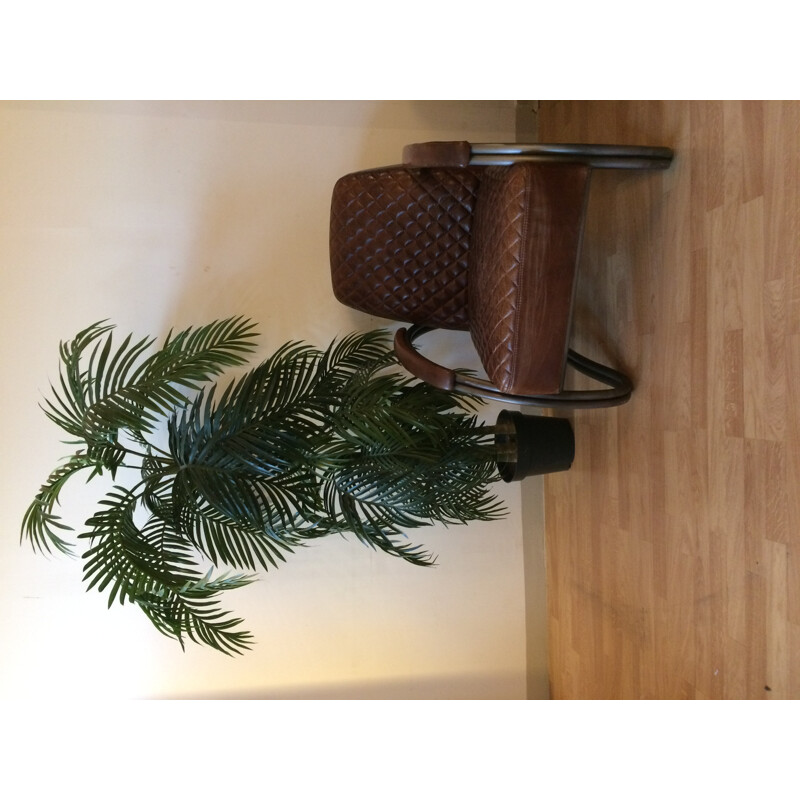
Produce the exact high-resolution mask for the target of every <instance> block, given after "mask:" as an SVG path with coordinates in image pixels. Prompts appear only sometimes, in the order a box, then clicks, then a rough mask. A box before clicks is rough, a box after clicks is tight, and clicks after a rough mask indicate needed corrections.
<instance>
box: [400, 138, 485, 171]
mask: <svg viewBox="0 0 800 800" xmlns="http://www.w3.org/2000/svg"><path fill="white" fill-rule="evenodd" d="M469 159H470V144H469V142H420V143H418V144H409V145H406V146H405V147H404V148H403V166H405V167H466V166H469Z"/></svg>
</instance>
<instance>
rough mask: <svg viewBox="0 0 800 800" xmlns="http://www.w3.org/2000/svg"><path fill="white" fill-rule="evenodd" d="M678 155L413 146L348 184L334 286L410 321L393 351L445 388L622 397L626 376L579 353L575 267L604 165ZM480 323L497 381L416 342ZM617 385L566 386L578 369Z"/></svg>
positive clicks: (532, 397)
mask: <svg viewBox="0 0 800 800" xmlns="http://www.w3.org/2000/svg"><path fill="white" fill-rule="evenodd" d="M671 160H672V151H671V150H669V149H668V148H663V147H636V146H618V145H550V144H536V145H522V144H520V145H495V144H488V145H486V144H470V143H468V142H427V143H423V144H415V145H409V146H408V147H406V148H405V150H404V151H403V163H402V164H401V165H398V166H391V167H384V168H380V169H371V170H363V171H361V172H355V173H351V174H349V175H345V176H344V177H343V178H340V179H339V181H337V183H336V186H335V188H334V191H333V198H332V203H331V229H330V255H331V277H332V283H333V291H334V294H335V295H336V297H337V298H338V299H339V300H340V302H342V303H344V304H345V305H348V306H350V307H352V308H356V309H358V310H360V311H363V312H365V313H367V314H371V315H374V316H378V317H383V318H387V319H393V320H400V321H402V322H407V323H410V324H411V328H410V329H407V328H400V329H399V330H398V331H397V333H396V335H395V352H396V354H397V357H398V359H399V360H400V362H401V363H402V364H403V365H404V366H405V367H406V369H408V370H409V371H410V372H411V373H412V374H414V375H415V376H416V377H418V378H420V379H421V380H424V381H427V382H428V383H431V384H433V385H435V386H439V387H440V388H443V389H448V390H453V391H462V392H466V393H468V394H474V395H478V396H481V397H484V398H490V399H495V400H504V401H508V402H511V403H516V404H522V405H533V406H544V407H551V408H557V407H578V408H587V407H588V408H593V407H605V406H613V405H620V404H622V403H624V402H626V401H627V400H628V399H629V398H630V395H631V391H632V388H633V387H632V384H631V382H630V380H629V379H628V378H627V377H626V376H625V375H623V374H622V373H620V372H618V371H617V370H614V369H612V368H610V367H607V366H603V365H601V364H598V363H597V362H595V361H592V360H590V359H588V358H585V357H584V356H581V355H579V354H578V353H576V352H574V351H573V350H570V349H569V346H568V343H569V335H570V326H571V318H572V306H573V299H574V290H575V283H576V281H575V275H576V271H577V266H578V259H579V255H580V248H581V239H582V235H583V227H584V219H585V215H586V202H587V198H588V192H589V180H590V176H591V172H592V170H593V169H608V168H613V169H666V168H667V167H668V166H669V164H670V163H671ZM434 328H448V329H456V330H468V331H469V332H470V334H471V337H472V341H473V343H474V345H475V348H476V350H477V352H478V355H479V357H480V360H481V363H482V365H483V367H484V369H485V371H486V375H487V377H488V380H483V379H480V378H475V377H472V376H470V375H468V374H465V373H464V372H463V371H459V370H454V369H450V368H448V367H444V366H442V365H440V364H436V363H434V362H432V361H430V360H429V359H427V358H426V357H425V356H423V355H422V354H421V353H419V352H418V350H417V349H416V348H415V346H414V342H415V340H416V339H417V338H418V337H419V336H420V335H422V334H423V333H425V332H427V331H430V330H432V329H434ZM567 364H570V365H571V366H572V367H574V368H575V369H577V370H579V371H580V372H582V373H584V374H585V375H588V376H589V377H591V378H593V379H595V380H596V381H599V382H600V383H602V384H603V385H604V386H605V387H606V388H603V389H591V390H577V391H567V390H565V389H564V376H565V370H566V365H567Z"/></svg>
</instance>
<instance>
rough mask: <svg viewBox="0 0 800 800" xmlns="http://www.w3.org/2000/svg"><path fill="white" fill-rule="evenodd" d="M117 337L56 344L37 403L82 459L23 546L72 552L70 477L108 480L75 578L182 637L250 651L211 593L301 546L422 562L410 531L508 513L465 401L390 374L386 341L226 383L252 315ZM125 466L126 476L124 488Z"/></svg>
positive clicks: (42, 509) (41, 501)
mask: <svg viewBox="0 0 800 800" xmlns="http://www.w3.org/2000/svg"><path fill="white" fill-rule="evenodd" d="M112 331H113V326H112V325H108V324H104V323H98V324H95V325H92V326H91V327H89V328H86V329H85V330H83V331H81V332H80V333H78V334H77V336H75V338H74V339H72V340H71V341H69V342H67V343H62V344H61V348H60V354H61V369H60V376H59V382H58V386H57V387H52V395H53V396H52V397H51V398H50V399H49V400H46V401H45V404H44V406H43V408H44V410H45V413H46V414H47V416H48V417H49V418H50V419H51V420H52V421H53V422H55V423H56V424H57V425H59V426H60V427H61V428H62V429H63V430H64V431H66V432H67V433H68V434H69V436H70V438H71V442H72V443H73V444H74V446H75V448H76V449H75V451H74V452H73V454H72V455H70V456H69V457H68V458H66V459H65V460H64V463H63V464H62V465H61V466H59V467H58V468H57V469H56V470H55V471H54V472H53V473H52V474H51V475H50V477H49V478H48V480H47V481H46V482H45V484H44V485H43V486H42V487H41V489H40V491H39V493H38V494H37V496H36V498H35V500H34V501H33V503H32V504H31V506H30V507H29V509H28V511H27V513H26V515H25V519H24V521H23V526H22V536H23V537H24V538H27V539H28V540H29V541H30V543H31V544H32V545H33V547H34V548H35V549H37V550H40V551H45V552H49V551H52V550H56V551H60V552H63V553H72V552H74V547H75V543H72V542H68V541H67V540H66V539H65V538H64V537H65V536H66V535H67V532H69V531H71V530H72V529H71V528H70V527H69V526H68V525H67V524H66V523H65V522H64V521H63V520H62V519H60V518H59V516H58V515H57V514H56V511H55V509H56V505H57V504H58V502H59V497H60V493H61V490H62V489H63V487H64V485H65V484H66V482H67V481H68V480H69V479H70V478H71V477H72V476H73V475H76V474H77V473H79V472H83V471H88V473H89V477H90V478H92V477H95V476H97V475H101V474H104V473H107V474H109V475H111V476H112V478H113V480H114V483H115V485H114V486H113V488H112V489H111V490H110V491H109V492H108V493H107V494H106V496H105V497H104V498H103V499H101V500H100V501H99V507H98V510H97V511H96V512H95V513H94V514H93V515H92V516H90V517H89V518H88V519H87V520H86V523H85V526H86V529H85V530H84V531H82V532H80V533H78V534H77V539H78V540H84V541H85V542H86V544H87V545H88V547H86V548H85V549H84V552H83V553H82V556H83V579H84V581H85V582H86V584H87V588H88V589H92V588H96V589H98V590H100V591H105V592H107V593H108V603H109V606H111V605H112V604H113V603H114V602H115V601H117V602H119V603H125V602H126V601H128V602H132V603H135V604H136V605H137V606H138V607H139V608H140V609H141V610H142V611H143V612H144V613H145V614H146V615H147V617H148V618H149V619H150V620H151V621H152V622H153V624H154V625H155V627H156V628H157V629H158V630H159V631H161V632H162V633H164V634H166V635H167V636H170V637H174V638H176V639H177V640H178V641H179V642H180V643H181V645H183V643H184V639H185V638H189V639H191V640H192V641H195V642H198V643H204V644H207V645H210V646H211V647H214V648H216V649H218V650H220V651H222V652H225V653H229V654H234V653H241V652H242V651H243V650H244V649H248V648H249V647H250V646H251V643H252V636H251V634H250V633H248V632H247V631H244V630H242V629H241V627H240V626H241V622H242V620H241V619H237V618H233V617H231V616H230V615H229V614H227V613H226V612H224V611H223V610H221V609H220V605H219V595H220V593H221V592H223V591H225V590H229V589H234V588H237V587H240V586H244V585H246V584H248V583H250V582H251V581H252V580H253V575H252V573H253V572H254V571H255V570H257V569H258V568H263V569H266V570H268V569H271V568H274V567H276V566H277V565H278V564H279V563H280V562H282V561H285V559H286V555H287V554H288V553H291V552H293V551H294V550H295V549H296V548H297V547H300V546H303V545H305V544H307V543H308V542H309V540H312V539H316V538H319V537H321V536H327V535H330V534H334V533H338V534H348V533H349V534H353V535H354V536H356V537H357V538H358V539H360V540H361V541H362V542H364V543H366V544H368V545H370V546H372V547H374V548H378V549H380V550H382V551H384V552H386V553H389V554H390V555H393V556H398V557H400V558H402V559H405V560H406V561H409V562H411V563H413V564H419V565H428V564H431V563H432V562H433V559H432V557H431V555H430V554H429V553H427V552H425V551H424V550H422V549H420V548H419V547H417V546H413V545H411V544H409V543H408V542H407V541H405V538H406V535H405V533H404V531H405V530H406V529H410V528H417V527H419V526H423V525H429V524H432V523H433V522H443V523H447V524H451V523H454V524H457V523H466V522H469V521H470V520H489V519H495V518H497V517H499V516H501V515H502V513H503V509H502V507H501V505H500V504H499V503H498V501H497V500H496V498H494V496H493V495H492V494H491V492H490V484H491V483H492V482H493V481H495V480H496V479H497V473H496V470H495V463H494V449H495V448H494V439H493V431H492V429H491V428H489V427H486V426H484V425H483V423H481V422H479V421H478V420H477V418H476V416H475V414H474V410H475V401H474V400H471V399H469V398H467V397H464V396H459V395H455V394H452V393H449V392H443V391H440V390H438V389H435V388H433V387H430V386H428V385H426V384H422V383H418V382H416V381H413V380H411V379H409V378H407V377H405V376H404V375H403V374H401V373H400V372H399V371H398V370H396V369H394V367H395V359H394V356H393V353H392V350H391V348H390V345H389V338H388V334H386V333H385V332H382V331H373V332H369V333H361V334H353V335H351V336H348V337H346V338H343V339H341V340H339V341H336V342H334V343H333V344H331V346H330V347H328V348H327V349H326V350H324V351H320V350H318V349H315V348H313V347H310V346H308V345H305V344H300V343H290V344H287V345H285V346H283V347H281V348H280V349H279V350H278V351H277V352H276V353H275V354H274V355H272V356H271V357H269V358H267V359H266V360H265V361H264V362H263V363H261V364H260V365H259V366H257V367H255V368H254V369H252V370H251V371H249V372H247V373H245V374H244V375H242V376H241V377H238V378H236V379H234V380H230V381H229V382H227V384H226V385H225V386H224V387H222V386H220V384H219V383H217V382H213V379H214V378H216V377H217V376H218V375H220V374H221V373H222V372H223V371H224V370H225V369H226V368H229V367H235V366H239V365H241V364H244V363H245V361H246V357H247V356H248V355H249V354H251V353H252V352H253V351H254V349H255V345H254V338H255V333H254V326H253V324H252V323H251V322H250V321H249V320H246V319H243V318H232V319H227V320H223V321H218V322H214V323H212V324H210V325H205V326H203V327H199V328H196V329H191V328H190V329H187V330H185V331H182V332H180V333H178V334H177V335H173V334H170V335H169V336H167V338H166V340H165V341H164V342H163V344H162V345H161V347H160V348H159V349H158V350H157V351H156V352H153V353H151V354H149V355H148V354H147V353H148V351H149V350H150V349H151V347H152V345H153V344H154V341H155V340H153V339H149V338H147V339H142V340H139V341H134V340H133V338H132V336H128V337H127V338H125V339H124V340H123V341H122V342H121V343H119V344H118V345H117V346H116V347H115V345H114V342H113V333H112ZM123 470H124V471H131V474H132V476H133V477H132V479H128V480H119V482H117V481H118V477H117V476H118V475H120V477H121V475H122V472H121V471H123ZM217 568H221V569H225V568H231V569H233V570H236V572H234V573H228V572H222V573H217V572H216V571H215V570H216V569H217ZM241 570H246V572H241Z"/></svg>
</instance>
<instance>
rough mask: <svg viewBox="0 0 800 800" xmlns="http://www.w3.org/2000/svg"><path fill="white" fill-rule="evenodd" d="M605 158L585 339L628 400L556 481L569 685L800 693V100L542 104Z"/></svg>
mask: <svg viewBox="0 0 800 800" xmlns="http://www.w3.org/2000/svg"><path fill="white" fill-rule="evenodd" d="M538 124H539V140H540V141H543V142H545V141H579V142H580V141H582V142H590V141H596V142H609V143H619V144H652V145H667V146H670V147H672V148H674V150H675V152H676V158H675V161H674V164H673V166H672V168H671V169H670V170H669V171H668V172H666V173H623V172H613V173H612V172H600V171H598V172H595V173H594V175H593V178H592V182H593V183H592V194H591V199H590V206H589V212H588V214H589V216H588V220H587V230H586V237H585V240H584V252H583V256H582V261H581V275H580V283H579V287H578V300H577V310H576V319H575V329H574V345H575V346H576V347H577V349H579V350H583V351H585V352H586V354H587V355H589V356H595V357H602V358H605V359H607V360H608V362H609V363H612V364H614V365H616V366H620V367H622V368H624V369H625V370H627V371H628V372H629V374H631V375H632V377H633V378H634V380H635V383H636V387H637V388H636V391H635V393H634V396H633V399H632V400H631V401H630V403H628V404H627V405H625V406H622V407H620V408H618V409H611V410H596V411H581V412H574V413H572V414H570V415H569V416H570V417H571V418H572V420H573V423H574V427H575V434H576V446H577V454H576V460H575V464H574V466H573V468H572V470H571V471H570V472H568V473H561V474H558V475H552V476H548V478H547V479H546V481H545V516H546V541H547V590H548V617H549V670H550V682H551V693H552V697H554V698H800V103H760V102H747V103H738V102H730V103H706V102H702V103H678V102H676V103H673V102H669V103H641V102H632V103H617V102H592V103H587V102H542V103H541V105H540V108H539V114H538Z"/></svg>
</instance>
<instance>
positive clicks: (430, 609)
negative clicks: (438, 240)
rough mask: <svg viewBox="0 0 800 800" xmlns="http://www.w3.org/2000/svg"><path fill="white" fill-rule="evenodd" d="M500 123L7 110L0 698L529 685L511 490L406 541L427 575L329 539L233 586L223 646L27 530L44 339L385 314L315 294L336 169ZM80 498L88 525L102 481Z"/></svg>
mask: <svg viewBox="0 0 800 800" xmlns="http://www.w3.org/2000/svg"><path fill="white" fill-rule="evenodd" d="M513 133H514V106H513V104H512V103H506V102H483V103H437V102H428V103H416V102H394V103H382V102H343V103H329V102H324V103H283V102H276V103H200V104H192V103H162V104H157V103H95V104H72V103H66V104H63V103H58V104H55V103H51V104H35V103H30V104H28V103H3V104H0V265H2V289H3V291H2V314H1V315H0V326H2V335H1V336H0V351H1V352H2V373H3V389H2V400H3V413H2V415H1V416H0V426H1V428H0V442H2V444H3V454H2V461H1V462H0V470H2V473H1V477H0V480H1V481H2V486H1V487H0V488H1V491H2V495H1V497H0V514H1V515H2V523H3V524H2V530H3V534H4V535H3V538H2V544H0V558H1V559H2V560H1V561H0V563H1V564H2V567H0V569H2V581H0V648H1V649H2V656H0V695H2V696H4V697H36V696H38V697H48V696H56V697H59V696H60V697H63V696H69V697H71V696H82V697H108V698H116V697H123V698H124V697H154V696H155V697H160V696H240V697H311V696H315V697H346V696H351V697H361V696H363V697H367V696H373V697H503V698H505V697H509V698H514V697H519V698H522V697H524V696H525V611H524V580H523V564H522V557H521V553H522V544H521V524H520V502H519V490H518V487H516V486H512V487H506V486H501V487H500V490H499V491H500V492H501V494H502V496H503V497H504V498H505V499H506V502H507V503H508V505H509V509H510V513H509V517H508V520H507V521H506V522H503V523H494V524H491V525H488V524H487V525H478V524H476V525H471V526H469V527H467V528H454V529H451V530H448V531H444V530H440V529H431V530H422V531H419V532H416V533H415V534H414V535H413V538H414V540H415V541H419V542H424V543H425V544H427V545H428V546H430V547H431V548H432V549H434V550H435V551H436V552H438V553H439V565H438V566H437V567H436V568H435V569H427V570H426V569H420V568H415V567H413V566H410V565H407V564H404V563H400V562H398V561H397V560H395V559H391V558H389V557H388V556H380V555H377V554H374V553H372V552H371V551H369V550H367V549H366V548H364V547H363V546H361V545H359V544H357V543H355V542H353V541H344V540H341V539H332V540H330V541H323V542H321V543H319V544H318V545H315V546H314V547H311V548H309V549H308V550H306V551H304V552H302V553H299V554H297V555H295V556H294V557H293V558H291V559H290V560H289V562H288V563H287V564H286V565H284V566H283V567H282V568H281V569H280V570H278V571H276V572H273V573H270V574H269V575H265V576H263V579H262V580H260V581H259V582H257V583H256V584H255V585H254V586H252V587H248V588H247V589H245V590H240V591H238V592H234V593H231V594H230V595H228V597H227V598H226V599H227V603H228V607H229V608H232V609H234V610H236V611H237V612H238V613H239V614H241V615H243V616H244V617H245V618H246V620H247V622H248V624H249V628H250V630H251V631H252V632H253V633H254V634H255V636H256V639H257V646H256V648H255V650H254V651H252V652H251V653H250V654H248V655H246V656H244V657H240V658H237V659H231V658H227V657H225V656H222V655H220V654H217V653H215V652H213V651H210V650H206V649H202V648H199V647H196V646H193V645H191V644H190V645H189V646H188V647H187V652H186V653H182V652H181V650H180V647H179V646H178V645H177V644H176V643H175V642H173V641H171V640H167V639H165V638H164V637H162V636H161V635H160V634H158V633H157V632H156V631H155V629H153V628H152V627H151V626H150V623H148V622H147V620H146V619H145V618H144V616H143V615H142V614H141V613H140V612H138V611H137V610H136V609H135V608H133V607H129V606H127V605H126V606H124V607H120V606H114V607H113V608H112V609H111V610H107V609H106V601H105V597H103V596H101V595H99V594H98V593H96V592H94V591H93V592H92V593H88V594H87V593H86V592H85V591H84V588H83V586H82V584H81V580H80V562H79V561H77V560H70V559H67V558H60V559H55V558H54V559H49V560H48V559H46V558H44V557H42V556H39V555H34V554H33V553H32V552H31V550H30V549H29V547H28V546H27V545H25V546H23V547H20V545H19V525H20V520H21V518H22V515H23V513H24V511H25V508H26V507H27V505H28V503H29V502H30V501H31V499H32V498H33V496H34V494H35V493H36V491H37V489H38V487H39V485H40V483H41V482H42V481H43V480H44V479H45V478H46V476H47V475H48V473H49V471H50V470H51V469H52V468H53V466H54V465H55V464H56V461H57V459H58V458H59V457H60V456H61V455H64V454H65V453H66V452H67V448H66V447H63V446H61V445H60V444H59V441H60V438H61V436H60V435H59V430H58V429H57V428H56V427H55V426H54V425H52V424H51V423H50V422H49V421H48V420H47V419H46V418H45V417H44V415H43V414H42V412H41V411H40V410H39V408H38V406H37V404H38V402H39V400H40V397H41V395H42V393H44V392H46V390H47V386H48V381H49V380H50V379H53V378H55V377H56V376H57V346H58V342H59V340H61V339H67V338H69V337H71V336H72V335H73V334H74V333H75V332H77V331H78V330H80V329H81V328H83V327H85V326H86V325H88V324H90V323H91V322H94V321H96V320H99V319H104V318H110V319H111V320H112V321H113V322H115V323H116V324H117V325H118V326H119V328H120V331H121V332H125V333H127V332H128V331H134V332H135V333H137V334H139V335H142V336H144V335H147V334H159V333H164V332H165V331H166V330H167V329H168V328H170V327H172V326H175V327H181V326H186V325H190V324H200V323H204V322H208V321H211V320H213V319H217V318H220V317H223V316H228V315H233V314H245V315H249V316H251V317H252V318H253V319H255V320H257V321H258V323H259V327H260V331H261V332H262V345H263V353H264V354H266V353H268V352H271V351H272V350H273V349H274V348H275V347H276V346H277V345H279V344H281V343H283V342H284V341H285V340H287V339H297V338H303V339H306V340H308V341H311V342H313V343H316V344H325V343H327V342H328V341H329V340H330V339H331V338H332V337H334V336H336V335H340V334H343V333H346V332H348V331H350V330H353V329H356V328H366V327H373V326H376V325H379V324H381V323H380V322H379V321H375V320H371V319H369V318H367V317H365V316H363V315H359V314H357V313H356V312H353V311H350V310H348V309H346V308H344V307H341V306H340V305H339V304H338V303H337V302H336V301H335V299H334V298H333V296H332V293H331V291H330V287H329V280H328V263H327V224H328V203H329V198H330V190H331V188H332V186H333V183H334V181H335V180H336V178H337V177H338V176H339V175H341V174H344V173H345V172H349V171H352V170H354V169H357V168H361V167H366V166H374V165H379V164H383V163H394V162H396V161H397V160H398V159H399V155H400V150H401V148H402V146H403V145H404V144H406V143H407V142H409V141H418V140H425V139H447V138H468V139H469V138H471V139H473V140H478V141H480V140H483V141H490V140H507V139H510V138H512V137H513ZM456 341H457V343H458V346H459V347H461V346H464V347H466V345H465V343H464V342H463V340H462V339H456ZM464 352H467V350H465V351H464ZM99 488H100V487H97V489H99ZM68 489H69V487H68ZM72 489H73V492H75V491H76V490H77V493H76V495H75V496H76V497H77V500H76V501H75V503H74V507H70V508H68V513H72V514H74V517H73V519H74V521H75V522H77V523H80V521H82V519H84V518H85V517H86V516H88V515H89V513H91V511H92V504H91V500H92V498H94V497H95V496H96V495H97V490H96V489H95V486H94V485H93V484H90V485H89V486H87V487H84V486H83V485H81V484H80V483H76V484H75V485H74V486H73V487H72Z"/></svg>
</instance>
